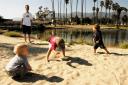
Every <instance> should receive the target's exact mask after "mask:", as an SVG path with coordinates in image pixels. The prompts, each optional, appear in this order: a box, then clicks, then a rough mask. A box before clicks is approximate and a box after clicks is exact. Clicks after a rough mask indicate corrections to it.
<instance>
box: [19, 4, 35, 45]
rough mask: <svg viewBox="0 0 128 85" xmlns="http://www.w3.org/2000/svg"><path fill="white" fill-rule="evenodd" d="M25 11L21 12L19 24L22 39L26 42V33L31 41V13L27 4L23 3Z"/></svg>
mask: <svg viewBox="0 0 128 85" xmlns="http://www.w3.org/2000/svg"><path fill="white" fill-rule="evenodd" d="M25 9H26V12H25V13H24V14H23V17H22V21H21V26H22V30H23V33H24V39H25V42H27V39H26V37H27V34H28V40H29V42H30V43H31V36H30V34H31V29H32V19H33V18H32V14H31V13H30V12H29V5H25Z"/></svg>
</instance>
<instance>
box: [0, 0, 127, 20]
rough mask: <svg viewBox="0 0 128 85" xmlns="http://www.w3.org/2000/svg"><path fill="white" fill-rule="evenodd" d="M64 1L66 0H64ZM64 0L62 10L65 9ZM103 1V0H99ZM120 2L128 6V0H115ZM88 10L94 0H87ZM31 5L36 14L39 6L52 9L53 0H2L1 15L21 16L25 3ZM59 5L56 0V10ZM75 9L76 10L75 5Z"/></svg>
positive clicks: (31, 9)
mask: <svg viewBox="0 0 128 85" xmlns="http://www.w3.org/2000/svg"><path fill="white" fill-rule="evenodd" d="M63 1H64V0H63ZM63 1H62V11H63ZM99 1H101V0H99ZM113 1H114V2H115V1H116V2H118V3H119V4H120V5H121V6H125V7H127V8H128V0H113ZM86 3H87V12H92V7H93V0H86ZM26 4H29V5H30V12H31V13H32V14H33V15H35V13H36V12H37V11H38V7H39V6H41V5H42V6H43V7H48V8H49V9H50V10H51V9H52V5H51V0H0V15H1V16H3V17H4V18H15V17H18V18H20V17H21V16H22V14H23V13H24V12H25V10H24V5H26ZM73 4H76V0H73ZM68 6H69V8H68V12H70V4H69V5H68ZM57 9H58V5H57V0H55V10H56V12H57ZM73 11H75V5H74V6H73ZM78 11H81V0H79V8H78Z"/></svg>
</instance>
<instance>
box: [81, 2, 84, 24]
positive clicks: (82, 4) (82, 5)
mask: <svg viewBox="0 0 128 85" xmlns="http://www.w3.org/2000/svg"><path fill="white" fill-rule="evenodd" d="M83 7H84V0H81V24H83Z"/></svg>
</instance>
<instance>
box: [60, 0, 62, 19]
mask: <svg viewBox="0 0 128 85" xmlns="http://www.w3.org/2000/svg"><path fill="white" fill-rule="evenodd" d="M61 5H62V0H60V19H61V7H62V6H61Z"/></svg>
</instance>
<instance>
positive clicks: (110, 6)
mask: <svg viewBox="0 0 128 85" xmlns="http://www.w3.org/2000/svg"><path fill="white" fill-rule="evenodd" d="M112 4H113V1H112V0H109V6H108V9H109V19H110V17H111V9H112Z"/></svg>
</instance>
